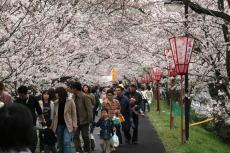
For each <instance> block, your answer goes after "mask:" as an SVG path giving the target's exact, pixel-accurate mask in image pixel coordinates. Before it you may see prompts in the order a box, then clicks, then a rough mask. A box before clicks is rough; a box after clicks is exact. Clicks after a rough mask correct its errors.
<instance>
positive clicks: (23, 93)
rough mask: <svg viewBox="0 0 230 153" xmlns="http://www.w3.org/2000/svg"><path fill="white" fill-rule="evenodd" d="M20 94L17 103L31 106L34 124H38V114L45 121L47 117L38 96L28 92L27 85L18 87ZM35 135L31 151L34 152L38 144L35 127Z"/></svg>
mask: <svg viewBox="0 0 230 153" xmlns="http://www.w3.org/2000/svg"><path fill="white" fill-rule="evenodd" d="M18 95H19V97H17V98H16V99H15V101H14V102H15V103H20V104H23V105H24V106H26V107H27V108H29V110H30V112H31V114H32V116H33V125H34V126H35V125H36V120H37V115H36V113H37V114H38V116H39V118H40V119H41V120H42V121H43V122H44V123H45V122H46V121H45V118H44V116H43V114H42V109H41V107H40V105H39V103H38V101H37V100H36V98H35V97H34V96H32V95H29V94H28V89H27V87H26V86H20V87H19V88H18ZM34 137H35V140H34V141H33V142H34V144H33V146H32V147H31V152H32V153H34V152H35V149H36V144H37V134H36V130H35V129H34Z"/></svg>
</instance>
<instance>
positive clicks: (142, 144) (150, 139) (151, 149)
mask: <svg viewBox="0 0 230 153" xmlns="http://www.w3.org/2000/svg"><path fill="white" fill-rule="evenodd" d="M139 124H140V125H139V144H137V145H128V144H123V145H122V146H119V147H118V148H117V150H116V151H115V152H113V153H165V149H164V146H163V144H162V143H161V141H160V139H159V137H158V135H157V133H156V131H155V129H154V127H153V126H152V125H151V123H150V121H149V120H148V119H147V118H146V117H140V118H139ZM94 133H95V134H94V136H95V138H96V149H95V151H94V152H93V153H101V149H100V147H99V144H98V142H99V141H98V139H99V137H98V135H97V133H99V129H98V128H97V129H95V131H94ZM123 138H124V137H123ZM123 141H124V139H123Z"/></svg>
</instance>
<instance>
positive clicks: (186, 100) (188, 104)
mask: <svg viewBox="0 0 230 153" xmlns="http://www.w3.org/2000/svg"><path fill="white" fill-rule="evenodd" d="M184 4H185V28H186V29H185V30H186V33H185V35H186V36H187V35H188V0H185V1H184ZM188 84H189V78H188V71H187V72H186V73H185V87H184V88H185V89H184V91H185V97H184V104H185V138H186V140H188V139H189V122H190V107H191V101H190V100H189V98H188Z"/></svg>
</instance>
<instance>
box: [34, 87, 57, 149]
mask: <svg viewBox="0 0 230 153" xmlns="http://www.w3.org/2000/svg"><path fill="white" fill-rule="evenodd" d="M38 103H39V105H40V107H41V109H42V112H43V115H44V118H45V121H46V122H47V121H49V120H53V112H54V103H53V101H52V100H51V99H50V94H49V91H48V90H45V91H43V92H42V99H41V100H39V101H38ZM37 121H38V122H37V126H38V127H40V130H39V138H40V141H39V142H40V151H41V152H42V151H44V144H43V141H42V139H41V130H42V129H43V125H41V124H40V123H41V122H39V120H37Z"/></svg>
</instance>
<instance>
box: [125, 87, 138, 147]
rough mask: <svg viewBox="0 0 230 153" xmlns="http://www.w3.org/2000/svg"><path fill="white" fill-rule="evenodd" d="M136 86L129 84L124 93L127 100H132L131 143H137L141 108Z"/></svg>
mask: <svg viewBox="0 0 230 153" xmlns="http://www.w3.org/2000/svg"><path fill="white" fill-rule="evenodd" d="M136 90H137V86H136V85H135V84H131V85H130V89H129V91H128V92H127V93H126V94H125V95H126V96H127V97H128V98H129V100H131V99H132V100H134V101H133V103H132V104H131V110H132V119H133V124H134V126H133V136H132V143H133V144H137V143H138V126H139V117H138V114H139V112H140V111H141V108H142V96H141V94H140V93H138V92H137V91H136Z"/></svg>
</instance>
